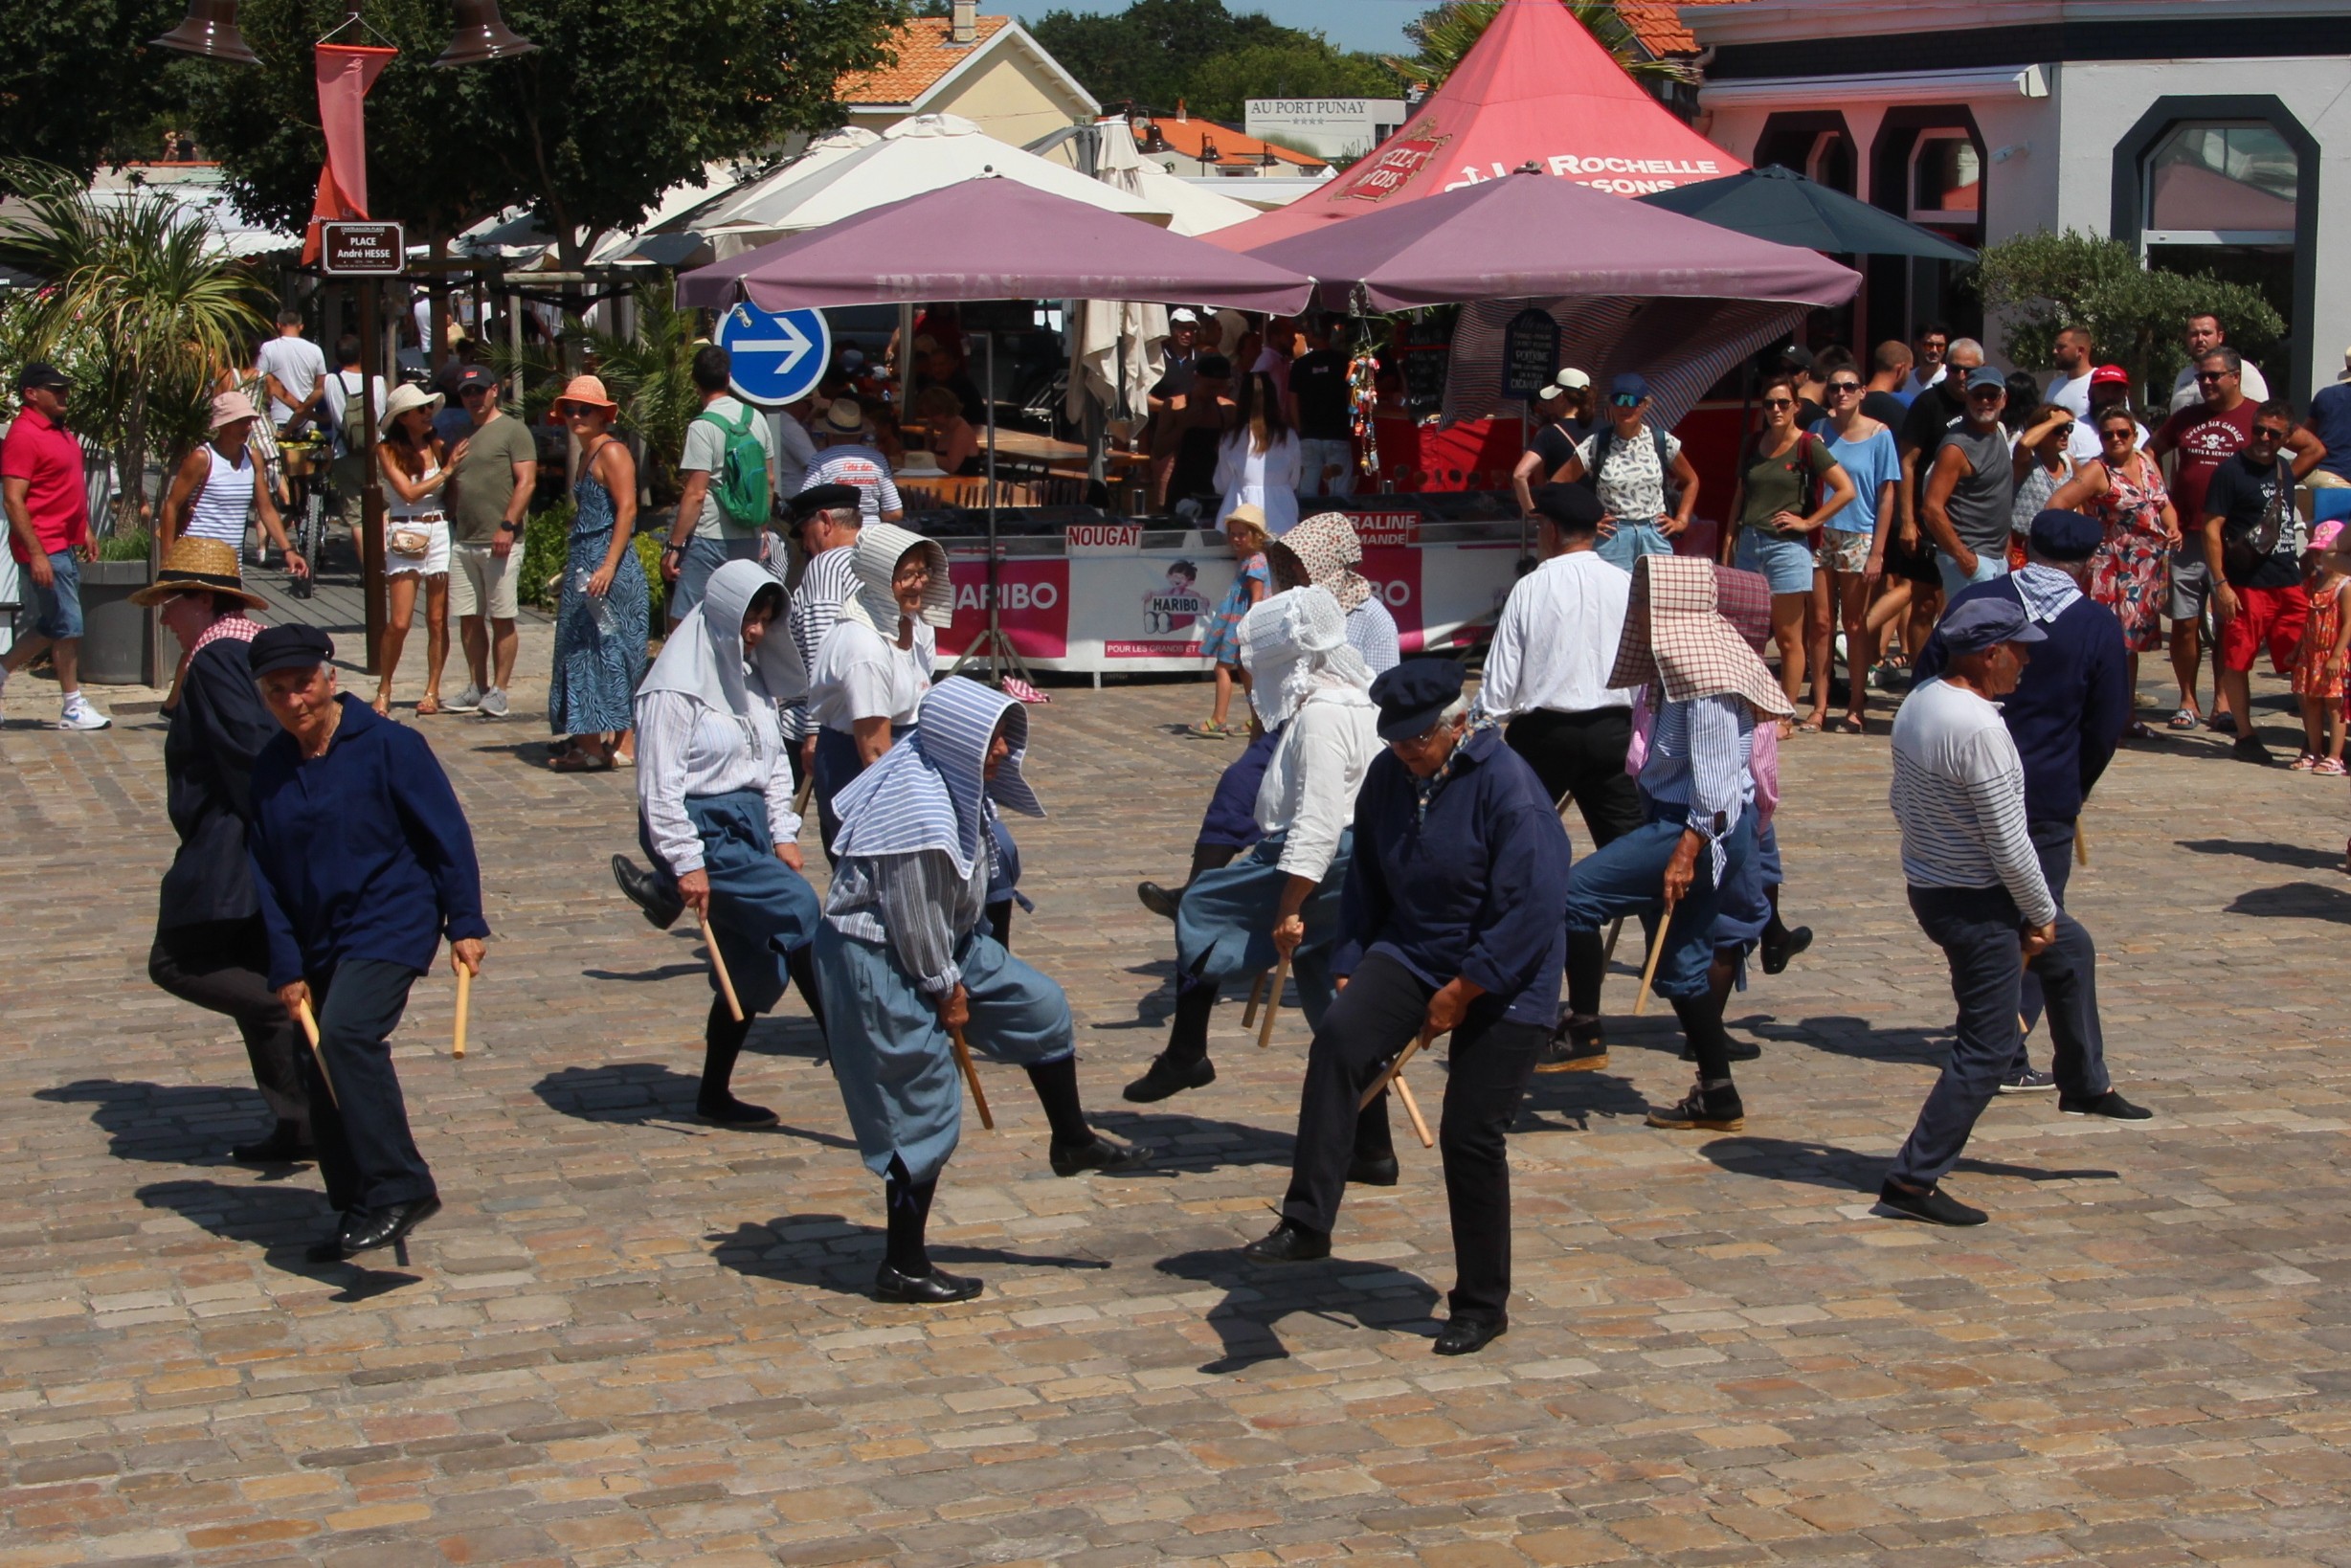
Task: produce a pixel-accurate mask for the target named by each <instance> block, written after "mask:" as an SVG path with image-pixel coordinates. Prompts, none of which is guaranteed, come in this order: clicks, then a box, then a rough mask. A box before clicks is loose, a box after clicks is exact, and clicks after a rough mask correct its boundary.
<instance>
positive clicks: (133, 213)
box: [0, 161, 269, 517]
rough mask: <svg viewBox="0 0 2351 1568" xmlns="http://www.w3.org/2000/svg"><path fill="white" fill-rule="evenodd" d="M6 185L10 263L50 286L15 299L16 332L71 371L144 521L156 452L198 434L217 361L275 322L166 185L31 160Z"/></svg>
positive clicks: (4, 175)
mask: <svg viewBox="0 0 2351 1568" xmlns="http://www.w3.org/2000/svg"><path fill="white" fill-rule="evenodd" d="M0 182H5V183H6V184H8V185H9V186H10V187H11V188H12V189H13V190H16V191H17V192H18V193H19V200H20V201H21V203H22V206H21V208H20V209H19V211H18V212H16V213H14V214H12V215H11V216H10V217H8V218H5V219H0V263H5V264H7V265H9V266H11V267H15V268H18V269H20V270H22V271H25V272H29V273H32V274H34V276H35V277H37V278H40V279H43V280H45V281H46V282H47V285H48V286H47V287H46V288H45V289H43V290H41V291H40V292H38V293H37V294H35V295H34V296H33V297H32V298H30V299H27V300H23V301H20V302H11V304H10V305H9V310H8V322H7V331H6V337H7V339H8V340H9V341H10V342H11V347H15V348H16V349H17V350H18V351H19V352H21V353H22V354H23V356H24V357H26V358H35V357H37V358H41V359H47V360H50V361H52V362H53V363H55V364H56V365H57V367H58V368H59V369H60V370H63V371H64V372H65V373H66V374H67V375H68V376H69V377H71V378H72V379H73V382H74V396H73V408H74V415H75V424H76V425H77V426H78V428H79V429H80V430H82V431H83V432H84V433H85V434H87V435H89V436H91V437H95V438H96V439H97V440H99V441H100V442H101V443H102V444H104V445H105V446H107V447H109V448H111V449H112V450H113V452H114V453H115V455H116V459H117V461H118V463H119V465H120V468H121V474H122V481H123V497H124V500H125V503H126V505H127V509H128V510H129V512H130V514H131V515H133V516H134V517H135V516H136V515H137V514H138V510H139V507H140V505H141V504H142V503H143V501H144V500H145V493H146V459H147V458H148V457H150V456H155V455H160V456H162V457H163V458H164V459H165V460H166V461H167V463H168V462H169V461H170V460H172V459H176V458H177V456H178V455H179V454H180V453H182V452H185V451H186V450H187V449H188V448H189V447H190V445H192V444H193V443H194V442H195V441H196V440H197V439H198V438H199V437H201V434H202V432H203V430H204V426H205V412H206V409H207V407H208V404H209V400H210V398H211V395H212V390H213V387H212V383H213V373H214V371H215V370H218V369H219V368H221V367H223V366H227V365H234V364H237V363H240V362H241V360H242V358H243V355H244V351H245V349H246V347H248V346H249V345H250V344H251V343H252V342H253V340H254V338H255V337H256V336H257V335H258V334H260V333H263V332H266V331H267V330H268V329H269V317H268V316H267V315H266V314H264V312H263V311H262V309H261V304H262V303H263V302H264V301H265V299H266V296H265V295H263V294H262V293H261V292H260V291H259V290H258V288H257V286H256V281H255V279H254V277H253V275H252V273H251V272H250V271H249V270H248V269H247V268H245V267H244V266H243V265H242V264H240V263H238V262H236V261H235V260H233V259H231V258H229V257H228V256H227V254H226V253H225V252H224V251H222V250H221V249H220V247H219V245H218V243H217V240H218V235H215V234H214V233H213V230H212V229H211V227H210V226H209V225H207V224H205V223H202V222H199V221H190V219H189V216H188V213H187V211H186V209H184V208H182V207H181V206H180V205H179V204H178V203H177V202H175V201H174V200H172V199H171V197H170V196H168V195H167V194H164V193H161V192H136V193H132V194H129V195H128V196H126V197H124V198H123V199H120V200H112V199H101V198H98V197H94V196H92V195H91V194H90V193H89V192H88V191H86V190H83V189H82V178H81V176H80V175H78V174H77V173H75V172H73V171H71V170H68V169H63V168H56V167H55V166H54V165H43V164H32V163H25V162H20V161H10V162H7V163H4V164H0Z"/></svg>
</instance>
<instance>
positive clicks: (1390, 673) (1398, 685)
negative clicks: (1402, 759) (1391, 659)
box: [1372, 658, 1467, 741]
mask: <svg viewBox="0 0 2351 1568" xmlns="http://www.w3.org/2000/svg"><path fill="white" fill-rule="evenodd" d="M1466 678H1467V677H1466V675H1465V672H1464V671H1463V669H1462V667H1461V665H1459V664H1457V663H1455V662H1454V661H1452V660H1450V659H1434V658H1423V659H1407V660H1405V661H1403V662H1402V663H1400V664H1399V665H1397V666H1396V667H1395V668H1394V669H1392V670H1387V671H1383V672H1382V673H1381V675H1380V677H1379V679H1377V681H1374V682H1373V683H1372V701H1373V702H1375V703H1377V704H1378V705H1379V724H1378V729H1379V738H1380V739H1381V740H1383V741H1408V740H1412V739H1414V738H1416V737H1418V736H1421V735H1425V734H1427V733H1428V732H1429V730H1430V729H1432V728H1435V727H1436V723H1437V719H1438V716H1439V715H1440V714H1442V713H1444V710H1445V708H1446V706H1449V705H1450V704H1451V703H1452V702H1453V700H1454V699H1455V698H1457V697H1459V696H1460V695H1461V688H1462V682H1463V681H1464V680H1465V679H1466Z"/></svg>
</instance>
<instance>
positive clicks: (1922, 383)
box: [1901, 322, 1951, 401]
mask: <svg viewBox="0 0 2351 1568" xmlns="http://www.w3.org/2000/svg"><path fill="white" fill-rule="evenodd" d="M1950 348H1951V328H1949V327H1947V326H1945V325H1943V324H1942V323H1940V322H1929V323H1927V324H1926V325H1924V326H1922V327H1920V328H1919V329H1918V335H1917V337H1915V338H1914V339H1912V340H1911V372H1910V374H1909V375H1907V376H1904V377H1903V378H1902V392H1901V396H1902V397H1903V399H1904V400H1905V401H1908V400H1909V399H1911V398H1914V397H1916V396H1917V395H1918V394H1919V393H1920V392H1925V391H1926V390H1927V389H1928V388H1929V387H1932V386H1934V385H1935V383H1937V381H1940V380H1941V379H1942V378H1943V355H1944V354H1945V353H1947V352H1949V351H1950Z"/></svg>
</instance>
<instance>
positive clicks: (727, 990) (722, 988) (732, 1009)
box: [694, 909, 743, 1023]
mask: <svg viewBox="0 0 2351 1568" xmlns="http://www.w3.org/2000/svg"><path fill="white" fill-rule="evenodd" d="M694 918H695V919H696V920H699V921H701V922H702V945H703V946H704V947H705V948H708V949H709V950H710V969H711V972H712V973H713V974H717V975H718V989H719V994H720V995H721V996H723V997H726V998H727V1011H728V1013H731V1014H732V1015H734V1020H735V1021H736V1022H737V1023H741V1022H742V1021H743V1003H742V1001H741V1000H740V999H738V998H737V997H736V996H735V988H734V976H733V975H731V974H728V973H727V955H726V954H725V953H723V952H719V951H718V935H717V933H716V932H714V931H712V930H710V916H709V913H708V911H706V910H703V909H696V910H695V911H694Z"/></svg>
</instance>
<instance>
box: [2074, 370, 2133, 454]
mask: <svg viewBox="0 0 2351 1568" xmlns="http://www.w3.org/2000/svg"><path fill="white" fill-rule="evenodd" d="M2130 400H2131V372H2130V371H2128V370H2124V369H2123V368H2122V367H2121V366H2119V365H2101V366H2099V367H2098V368H2097V369H2096V370H2093V371H2091V372H2090V395H2089V397H2088V398H2087V399H2086V401H2088V403H2089V405H2090V412H2089V413H2088V414H2084V415H2082V416H2081V417H2080V418H2078V419H2076V420H2074V421H2073V434H2072V436H2071V437H2070V438H2069V439H2068V440H2067V442H2066V456H2067V457H2069V458H2071V459H2073V466H2074V467H2076V468H2079V467H2081V466H2082V465H2083V464H2084V463H2089V462H2095V461H2096V460H2097V459H2099V458H2100V457H2102V456H2104V455H2105V447H2104V445H2103V443H2101V442H2100V441H2099V439H2098V414H2100V413H2101V412H2102V411H2103V410H2104V409H2105V408H2106V407H2107V406H2108V405H2109V404H2113V403H2124V404H2127V403H2129V402H2130ZM2146 444H2147V427H2146V426H2145V425H2143V424H2142V425H2139V426H2138V445H2140V446H2145V445H2146Z"/></svg>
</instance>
